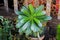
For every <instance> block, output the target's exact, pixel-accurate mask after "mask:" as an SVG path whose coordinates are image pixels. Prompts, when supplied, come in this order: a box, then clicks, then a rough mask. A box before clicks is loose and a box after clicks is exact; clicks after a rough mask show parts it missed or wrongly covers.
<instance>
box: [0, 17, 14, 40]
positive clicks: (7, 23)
mask: <svg viewBox="0 0 60 40" xmlns="http://www.w3.org/2000/svg"><path fill="white" fill-rule="evenodd" d="M12 28H13V23H12V21H11V20H9V19H8V18H4V17H3V16H0V35H1V38H0V39H1V40H12V35H11V29H12Z"/></svg>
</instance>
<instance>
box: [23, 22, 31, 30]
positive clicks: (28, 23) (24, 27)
mask: <svg viewBox="0 0 60 40" xmlns="http://www.w3.org/2000/svg"><path fill="white" fill-rule="evenodd" d="M27 27H30V22H29V21H28V22H26V23H25V24H24V25H23V26H22V29H23V31H24V30H26V28H27Z"/></svg>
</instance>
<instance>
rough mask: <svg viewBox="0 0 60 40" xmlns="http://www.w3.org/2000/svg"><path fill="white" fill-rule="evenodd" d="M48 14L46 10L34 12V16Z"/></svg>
mask: <svg viewBox="0 0 60 40" xmlns="http://www.w3.org/2000/svg"><path fill="white" fill-rule="evenodd" d="M45 14H46V12H45V11H41V12H40V11H39V12H37V13H35V14H34V16H42V15H45Z"/></svg>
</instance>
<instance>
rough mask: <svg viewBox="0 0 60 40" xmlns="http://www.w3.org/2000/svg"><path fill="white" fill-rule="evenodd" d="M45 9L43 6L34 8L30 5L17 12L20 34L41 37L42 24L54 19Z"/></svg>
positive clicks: (17, 26) (17, 25)
mask: <svg viewBox="0 0 60 40" xmlns="http://www.w3.org/2000/svg"><path fill="white" fill-rule="evenodd" d="M43 9H44V6H43V5H41V6H39V7H38V8H34V7H33V6H32V4H29V5H28V8H27V7H25V6H23V7H22V9H21V11H17V12H16V14H17V15H18V19H17V24H16V28H19V33H20V34H23V33H25V34H26V35H27V36H29V35H31V34H32V35H34V36H37V37H39V34H41V33H42V31H43V27H42V23H43V22H47V21H48V20H51V19H52V18H51V17H50V16H47V15H46V13H45V12H44V11H43Z"/></svg>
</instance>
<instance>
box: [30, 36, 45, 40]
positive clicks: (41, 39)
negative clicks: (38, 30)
mask: <svg viewBox="0 0 60 40" xmlns="http://www.w3.org/2000/svg"><path fill="white" fill-rule="evenodd" d="M44 37H45V36H42V37H40V38H32V37H30V40H43V39H44Z"/></svg>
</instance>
